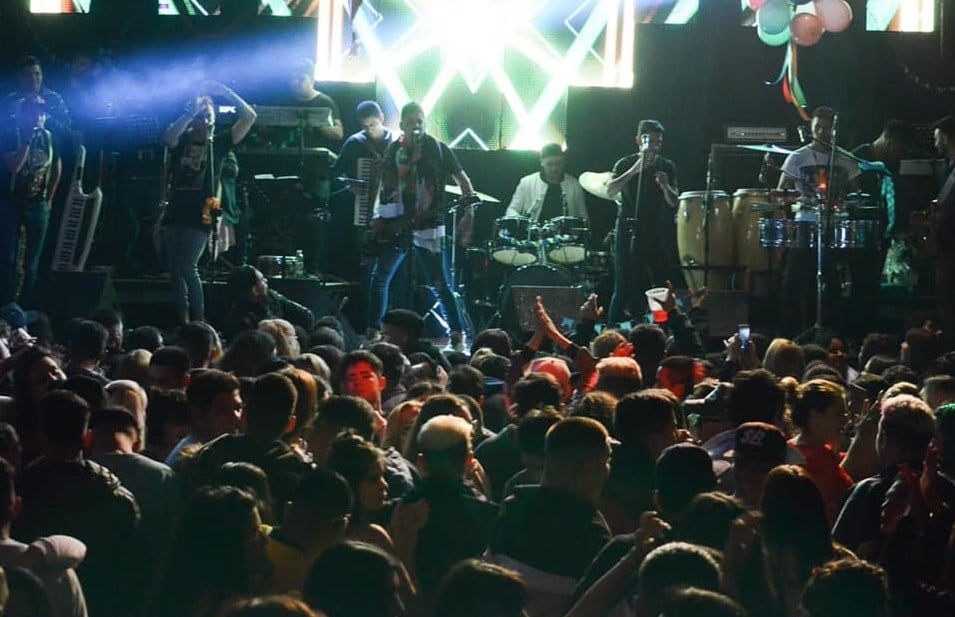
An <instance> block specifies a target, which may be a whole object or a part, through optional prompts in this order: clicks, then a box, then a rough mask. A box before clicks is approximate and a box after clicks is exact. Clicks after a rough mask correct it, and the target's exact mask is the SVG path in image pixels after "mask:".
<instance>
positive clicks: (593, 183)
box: [577, 171, 614, 201]
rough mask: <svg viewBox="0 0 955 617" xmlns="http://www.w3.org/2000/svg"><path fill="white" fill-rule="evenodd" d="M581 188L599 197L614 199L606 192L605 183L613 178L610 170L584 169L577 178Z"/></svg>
mask: <svg viewBox="0 0 955 617" xmlns="http://www.w3.org/2000/svg"><path fill="white" fill-rule="evenodd" d="M577 180H578V182H580V186H581V188H582V189H584V190H585V191H587V192H588V193H590V194H591V195H593V196H594V197H599V198H600V199H607V200H609V201H613V200H614V196H613V195H611V194H610V193H609V192H607V183H608V182H610V181H611V180H613V172H612V171H605V172H599V171H585V172H584V173H582V174H580V177H579V178H578V179H577Z"/></svg>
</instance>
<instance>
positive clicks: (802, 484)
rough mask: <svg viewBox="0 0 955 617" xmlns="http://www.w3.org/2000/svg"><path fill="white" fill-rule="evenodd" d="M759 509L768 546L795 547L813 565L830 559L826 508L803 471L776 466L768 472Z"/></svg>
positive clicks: (813, 483) (830, 544)
mask: <svg viewBox="0 0 955 617" xmlns="http://www.w3.org/2000/svg"><path fill="white" fill-rule="evenodd" d="M760 510H762V513H763V518H762V522H761V525H762V531H763V538H764V540H765V541H766V544H767V545H768V546H771V547H773V546H792V547H795V548H796V549H797V550H798V551H799V552H800V553H801V554H802V555H803V556H804V558H805V559H806V560H808V562H810V563H813V565H819V564H821V563H823V562H825V561H827V560H828V559H829V558H830V556H831V553H832V537H831V535H830V533H829V523H828V521H827V519H826V506H825V503H824V501H823V498H822V493H820V492H819V488H818V486H816V483H815V482H814V481H813V479H812V476H810V475H809V472H807V471H806V470H805V469H803V468H802V467H799V466H798V465H780V466H779V467H776V468H775V469H773V470H772V471H770V472H769V475H768V476H767V477H766V484H765V486H764V488H763V500H762V503H761V504H760ZM804 563H805V561H804Z"/></svg>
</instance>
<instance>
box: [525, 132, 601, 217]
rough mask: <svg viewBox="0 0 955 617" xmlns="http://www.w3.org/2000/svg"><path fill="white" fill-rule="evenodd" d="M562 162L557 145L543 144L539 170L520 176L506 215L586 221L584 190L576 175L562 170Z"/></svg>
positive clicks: (558, 145) (562, 157) (562, 156)
mask: <svg viewBox="0 0 955 617" xmlns="http://www.w3.org/2000/svg"><path fill="white" fill-rule="evenodd" d="M565 162H566V156H565V154H564V150H563V149H562V148H561V147H560V144H547V145H546V146H544V147H543V148H541V151H540V166H541V170H540V171H538V172H535V173H532V174H528V175H526V176H524V177H523V178H521V180H520V182H518V184H517V188H516V189H515V190H514V197H512V198H511V203H510V205H509V206H508V207H507V213H506V216H522V217H525V218H529V219H530V220H531V221H533V222H542V221H549V220H550V219H552V218H554V217H558V216H574V217H577V218H579V219H583V220H584V221H587V222H589V221H590V217H589V216H587V205H586V202H585V201H584V190H583V189H582V188H580V183H579V182H577V178H575V177H574V176H572V175H570V174H568V173H565V172H564V163H565Z"/></svg>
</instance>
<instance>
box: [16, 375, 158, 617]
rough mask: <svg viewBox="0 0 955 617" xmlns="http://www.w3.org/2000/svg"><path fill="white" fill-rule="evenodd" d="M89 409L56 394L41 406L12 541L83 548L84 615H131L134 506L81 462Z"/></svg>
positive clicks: (138, 567)
mask: <svg viewBox="0 0 955 617" xmlns="http://www.w3.org/2000/svg"><path fill="white" fill-rule="evenodd" d="M89 416H90V409H89V406H88V405H87V404H86V403H85V402H84V401H83V399H81V398H79V397H78V396H76V395H75V394H73V393H71V392H66V391H64V390H56V391H53V392H51V393H50V394H48V395H46V396H45V397H44V398H43V400H42V401H41V403H40V436H41V442H42V444H43V456H41V457H40V458H39V459H37V460H36V461H34V462H33V463H32V464H30V465H29V466H28V467H27V468H26V469H25V470H24V471H23V476H22V477H21V479H20V496H21V498H22V499H23V509H22V511H21V513H20V517H19V518H18V519H17V521H16V522H15V528H14V535H15V536H16V537H17V538H19V539H20V540H22V541H24V542H31V541H33V540H35V539H36V538H39V537H41V536H47V535H52V534H66V535H70V536H73V537H75V538H78V539H79V540H81V541H82V542H83V543H85V544H86V547H87V556H86V561H84V562H83V565H82V566H80V568H79V570H78V571H77V574H78V576H79V577H80V582H81V583H82V585H83V590H84V592H85V594H86V602H87V605H88V606H89V613H90V615H102V616H104V617H111V616H114V615H115V616H120V615H129V614H134V613H136V612H137V610H136V609H137V606H138V603H139V602H140V601H142V599H143V598H142V593H143V589H144V587H143V586H144V585H145V582H144V581H142V580H139V578H140V576H139V574H140V573H141V572H142V564H137V563H136V562H135V559H136V558H138V557H140V556H141V551H140V550H139V547H140V541H141V540H140V534H139V522H140V516H139V506H138V505H137V504H136V499H135V498H134V497H133V495H132V493H130V492H129V491H128V490H126V489H125V488H123V486H122V485H121V484H120V482H119V480H118V479H117V478H116V476H114V475H113V474H112V473H110V471H109V470H108V469H106V468H105V467H102V466H100V465H97V464H96V463H94V462H92V461H89V460H86V459H84V458H83V443H84V439H85V438H86V435H87V426H88V423H89Z"/></svg>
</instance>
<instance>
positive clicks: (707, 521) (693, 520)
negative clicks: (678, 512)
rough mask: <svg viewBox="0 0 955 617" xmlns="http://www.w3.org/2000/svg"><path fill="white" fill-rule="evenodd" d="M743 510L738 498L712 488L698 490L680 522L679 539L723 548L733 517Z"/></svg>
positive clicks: (740, 513)
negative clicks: (708, 490)
mask: <svg viewBox="0 0 955 617" xmlns="http://www.w3.org/2000/svg"><path fill="white" fill-rule="evenodd" d="M745 512H746V507H745V506H744V505H743V502H741V501H740V500H739V499H737V498H735V497H733V496H732V495H727V494H726V493H720V492H718V491H713V492H710V493H700V494H699V495H697V496H696V497H694V498H693V500H692V501H690V505H688V506H687V508H686V516H685V517H684V519H683V523H682V524H681V525H680V529H679V533H680V539H681V540H683V541H684V542H689V543H690V544H697V545H699V546H708V547H710V548H713V549H716V550H720V551H721V550H723V548H724V547H725V546H726V539H727V538H728V537H729V533H730V529H731V528H732V525H733V521H735V520H736V519H737V518H738V517H740V516H741V515H742V514H744V513H745Z"/></svg>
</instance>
